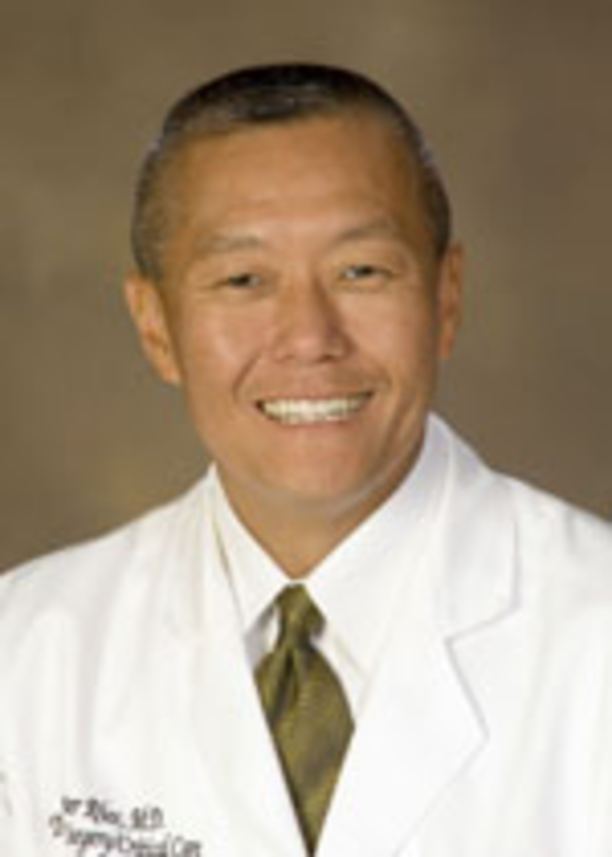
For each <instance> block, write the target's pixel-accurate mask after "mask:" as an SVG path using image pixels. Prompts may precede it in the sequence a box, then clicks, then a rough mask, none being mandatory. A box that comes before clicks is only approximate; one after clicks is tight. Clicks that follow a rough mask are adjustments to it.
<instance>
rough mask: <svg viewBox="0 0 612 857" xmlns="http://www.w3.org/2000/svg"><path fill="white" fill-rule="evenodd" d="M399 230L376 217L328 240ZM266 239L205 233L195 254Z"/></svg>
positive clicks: (240, 247)
mask: <svg viewBox="0 0 612 857" xmlns="http://www.w3.org/2000/svg"><path fill="white" fill-rule="evenodd" d="M398 236H399V230H398V229H397V227H396V226H394V225H393V223H392V222H390V221H389V219H388V218H386V217H378V218H376V219H375V220H370V221H367V222H366V223H360V224H358V225H356V226H351V227H348V228H347V229H344V230H342V231H341V232H339V233H338V234H337V235H335V236H334V237H333V238H332V239H331V241H330V242H329V244H330V246H332V247H335V246H338V245H342V244H348V243H350V242H352V241H363V240H366V239H368V238H378V237H383V238H389V237H391V238H397V237H398ZM267 243H268V242H267V241H266V240H265V239H264V238H261V237H259V236H258V235H255V234H251V233H248V232H245V233H239V232H238V233H236V234H232V233H231V232H229V233H223V232H218V233H213V234H212V235H207V236H206V237H205V238H202V240H201V241H198V245H197V255H198V256H207V255H209V254H210V255H224V254H225V253H235V252H239V251H241V250H253V249H258V248H261V247H265V246H266V245H267Z"/></svg>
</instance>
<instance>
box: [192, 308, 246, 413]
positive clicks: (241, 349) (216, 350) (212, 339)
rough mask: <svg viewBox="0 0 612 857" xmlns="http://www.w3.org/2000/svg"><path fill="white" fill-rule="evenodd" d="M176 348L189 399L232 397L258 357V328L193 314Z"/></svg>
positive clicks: (216, 317) (239, 322) (238, 321)
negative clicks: (209, 396) (210, 396)
mask: <svg viewBox="0 0 612 857" xmlns="http://www.w3.org/2000/svg"><path fill="white" fill-rule="evenodd" d="M176 347H177V353H178V359H179V363H180V367H181V372H182V377H183V381H184V384H185V387H186V389H187V393H188V395H189V396H190V398H192V399H194V398H195V399H202V398H203V397H204V395H205V394H206V392H207V391H210V392H211V393H214V394H215V395H230V394H231V393H232V391H233V390H234V389H235V388H236V387H238V386H239V385H240V382H241V380H242V378H243V376H244V374H245V373H246V372H247V371H248V368H249V366H250V365H251V363H252V361H253V359H254V357H255V355H256V353H257V333H256V328H255V327H254V326H253V325H249V324H245V322H244V320H242V321H241V320H238V319H236V320H235V322H233V320H232V319H231V318H230V319H228V318H220V317H219V316H218V315H217V314H215V313H200V314H197V315H196V314H195V313H194V314H193V316H192V317H191V318H189V319H188V320H187V319H186V320H185V321H184V323H183V324H182V325H181V327H180V331H179V335H178V337H177V343H176Z"/></svg>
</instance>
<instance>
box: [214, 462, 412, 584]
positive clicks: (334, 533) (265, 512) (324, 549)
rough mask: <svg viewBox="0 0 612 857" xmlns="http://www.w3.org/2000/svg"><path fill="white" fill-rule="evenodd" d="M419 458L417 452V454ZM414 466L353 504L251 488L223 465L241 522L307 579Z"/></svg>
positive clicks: (287, 568)
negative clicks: (265, 491)
mask: <svg viewBox="0 0 612 857" xmlns="http://www.w3.org/2000/svg"><path fill="white" fill-rule="evenodd" d="M415 457H416V456H415ZM412 464H413V459H412V460H411V461H410V463H409V467H408V468H406V467H404V468H403V469H402V470H401V472H400V473H399V474H397V475H396V477H395V478H394V479H392V480H388V481H386V482H384V483H381V485H380V486H377V488H376V489H375V490H372V491H370V492H369V493H368V494H367V495H366V496H363V497H359V498H357V499H355V500H354V502H350V501H346V500H345V501H344V502H339V501H337V500H334V502H329V501H324V500H320V499H317V500H309V501H307V502H304V501H303V500H298V501H296V500H292V499H291V498H287V496H285V495H282V496H279V497H277V496H274V495H272V496H270V495H269V494H267V493H264V492H261V491H258V492H248V491H245V490H243V486H237V485H236V484H235V483H234V482H233V480H232V479H231V478H228V477H227V475H226V474H224V473H223V471H222V469H221V468H219V475H220V478H221V482H222V484H223V487H224V490H225V492H226V494H227V497H228V499H229V502H230V503H231V506H232V508H233V510H234V512H235V514H236V515H237V516H238V518H239V519H240V521H241V522H242V524H243V525H244V526H245V527H246V528H247V529H248V530H249V532H250V533H251V535H252V536H253V537H254V538H255V539H256V540H257V541H258V542H259V544H260V545H261V546H262V547H263V549H264V550H265V551H266V552H267V553H268V554H269V555H270V556H271V557H272V559H273V560H274V561H275V562H276V564H277V565H278V566H279V567H280V568H281V569H282V570H283V571H284V572H285V574H286V575H287V576H288V577H290V578H292V579H299V578H303V577H306V576H307V575H308V574H309V573H310V572H311V571H312V570H313V569H314V568H315V567H316V566H317V565H318V564H319V563H320V562H321V561H322V560H323V559H325V557H326V556H327V555H328V554H329V553H331V551H332V550H333V549H334V548H335V547H336V545H338V544H340V542H342V541H343V540H344V539H345V538H346V537H347V536H349V535H350V533H351V532H353V531H354V530H355V529H356V528H357V527H358V526H359V525H360V524H361V523H362V522H363V521H364V520H366V519H367V518H368V517H369V516H370V515H372V514H373V513H374V512H375V511H376V509H377V508H378V507H379V506H381V505H382V504H383V503H384V502H385V500H386V499H387V498H388V497H389V496H390V495H391V494H392V493H393V491H394V490H395V489H396V487H397V486H398V485H399V483H400V482H401V481H402V479H403V478H404V476H405V475H406V473H407V472H408V470H409V469H410V467H411V466H412Z"/></svg>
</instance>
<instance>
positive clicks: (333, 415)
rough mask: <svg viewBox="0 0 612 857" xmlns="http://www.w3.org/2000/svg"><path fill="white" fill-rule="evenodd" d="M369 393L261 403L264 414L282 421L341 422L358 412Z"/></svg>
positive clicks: (275, 400) (295, 422)
mask: <svg viewBox="0 0 612 857" xmlns="http://www.w3.org/2000/svg"><path fill="white" fill-rule="evenodd" d="M368 398H369V393H359V394H358V395H356V396H345V397H343V398H337V399H273V400H271V401H264V402H260V403H259V407H260V409H261V410H262V411H263V412H264V414H265V415H266V416H268V417H270V418H271V419H273V420H276V421H277V422H280V423H289V424H292V425H295V424H297V423H320V422H324V423H331V422H340V421H342V420H345V419H347V417H350V416H351V415H352V414H354V413H356V411H358V410H359V409H360V408H361V407H362V406H363V404H364V403H365V401H366V399H368Z"/></svg>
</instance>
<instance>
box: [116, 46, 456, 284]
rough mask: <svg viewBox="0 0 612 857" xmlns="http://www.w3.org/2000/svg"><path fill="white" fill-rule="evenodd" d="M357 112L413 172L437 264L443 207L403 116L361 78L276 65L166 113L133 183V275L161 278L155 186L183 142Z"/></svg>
mask: <svg viewBox="0 0 612 857" xmlns="http://www.w3.org/2000/svg"><path fill="white" fill-rule="evenodd" d="M360 107H361V108H365V109H367V110H370V111H373V112H375V113H378V114H379V115H380V116H381V118H383V119H385V120H386V121H388V122H390V124H391V125H392V126H394V127H395V128H396V129H397V130H398V131H399V132H400V135H401V137H402V138H403V140H404V142H405V143H406V144H407V147H408V150H409V153H410V155H411V157H412V159H413V161H414V163H415V165H416V168H417V173H418V180H419V190H420V195H421V200H422V203H423V208H424V212H425V215H426V217H427V220H428V223H429V227H430V232H431V237H432V244H433V250H434V253H435V256H436V258H437V259H439V258H441V257H442V256H443V254H444V252H445V251H446V249H447V247H448V244H449V242H450V235H451V210H450V203H449V200H448V195H447V193H446V189H445V187H444V184H443V182H442V178H441V176H440V173H439V171H438V168H437V166H436V164H435V161H434V159H433V156H432V153H431V150H430V149H429V147H428V145H427V143H426V141H425V138H424V136H423V133H422V132H421V129H420V128H419V126H418V125H417V124H416V122H415V121H414V120H413V119H412V117H411V116H410V114H409V113H408V112H407V111H406V110H405V109H404V107H402V105H401V104H399V102H397V101H396V100H395V99H394V98H393V97H392V96H391V95H390V94H389V93H388V92H386V91H385V90H384V89H383V88H382V87H380V86H379V85H378V84H377V83H374V82H373V81H372V80H370V79H368V78H367V77H365V76H364V75H363V74H359V73H357V72H354V71H349V70H347V69H343V68H337V67H333V66H327V65H318V64H313V63H284V64H277V65H263V66H253V67H250V68H244V69H239V70H238V71H232V72H230V73H228V74H226V75H223V76H222V77H219V78H216V79H214V80H212V81H210V82H208V83H204V84H203V85H201V86H199V87H198V88H197V89H194V90H193V91H191V92H189V93H188V94H187V95H185V96H184V97H182V98H180V99H179V100H178V101H177V102H176V103H175V104H174V105H173V106H172V107H171V109H170V110H169V112H168V114H167V116H166V118H165V120H164V122H163V125H162V128H161V131H160V133H159V135H158V136H157V138H156V139H155V140H154V142H153V144H152V145H151V147H150V148H149V150H148V152H147V153H146V156H145V158H144V160H143V163H142V166H141V168H140V172H139V175H138V180H137V184H136V194H135V201H134V210H133V217H132V250H133V254H134V260H135V262H136V266H137V269H138V271H139V273H140V274H142V275H143V276H146V277H148V278H149V279H151V280H154V281H159V280H160V279H161V277H162V274H163V272H162V264H161V255H162V254H161V244H162V241H163V236H164V234H165V233H166V232H167V230H168V211H167V207H168V206H167V201H166V200H164V199H163V193H161V192H160V182H161V179H162V177H163V175H164V174H165V170H166V167H167V166H168V165H169V164H170V163H172V162H173V160H174V156H175V155H176V154H177V152H178V150H179V149H182V148H183V146H184V145H185V144H186V143H188V142H189V141H191V140H193V139H196V138H198V137H204V136H212V135H215V134H223V133H228V132H231V131H235V130H239V129H242V128H245V127H247V126H250V125H261V124H265V123H270V124H272V123H281V122H288V121H292V120H296V119H300V118H307V117H310V116H318V115H334V114H337V113H339V112H341V111H342V110H346V109H351V108H353V109H354V108H360Z"/></svg>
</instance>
